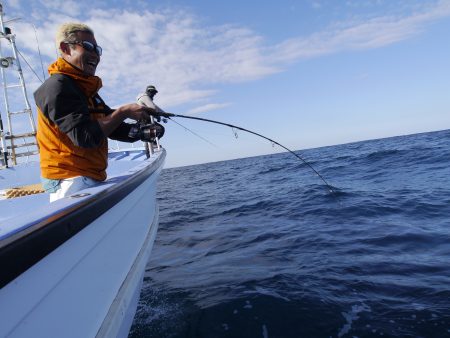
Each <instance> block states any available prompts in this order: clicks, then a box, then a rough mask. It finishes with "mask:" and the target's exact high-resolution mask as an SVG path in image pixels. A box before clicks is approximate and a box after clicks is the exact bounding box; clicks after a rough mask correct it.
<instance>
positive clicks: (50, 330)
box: [0, 152, 165, 338]
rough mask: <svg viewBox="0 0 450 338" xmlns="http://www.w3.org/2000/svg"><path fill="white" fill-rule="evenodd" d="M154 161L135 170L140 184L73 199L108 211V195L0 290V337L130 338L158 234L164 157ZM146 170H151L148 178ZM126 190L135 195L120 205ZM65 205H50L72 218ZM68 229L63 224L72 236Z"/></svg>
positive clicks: (126, 180)
mask: <svg viewBox="0 0 450 338" xmlns="http://www.w3.org/2000/svg"><path fill="white" fill-rule="evenodd" d="M159 156H162V157H163V158H162V159H161V158H160V159H156V160H154V163H150V164H145V163H144V164H142V165H140V167H138V168H137V169H134V171H135V172H136V176H139V175H141V176H142V173H143V172H145V171H147V174H146V175H147V176H145V178H144V179H142V178H141V179H140V181H139V182H138V181H136V179H135V178H134V177H133V176H134V174H133V173H132V172H128V173H127V175H126V178H123V177H121V176H120V175H119V176H116V177H115V178H113V179H111V185H110V186H108V184H106V185H105V186H106V188H105V187H102V188H100V190H99V188H91V189H86V190H85V191H82V192H80V196H79V197H74V198H75V199H79V200H80V202H78V204H82V205H84V206H85V207H89V203H93V204H94V203H97V204H98V205H99V208H105V207H104V203H108V196H111V208H109V209H107V210H106V211H103V213H102V214H101V215H100V216H99V217H96V218H95V219H94V220H93V221H91V222H89V224H88V225H86V226H84V227H83V228H82V229H81V230H75V231H78V232H76V234H75V235H73V236H71V237H70V238H69V239H67V240H65V241H64V242H63V243H62V244H60V245H59V246H57V248H56V249H54V250H52V251H51V252H50V253H49V254H47V255H45V257H43V258H42V259H40V260H39V261H38V262H37V263H35V264H34V265H32V266H31V267H29V268H28V269H27V270H26V271H24V272H23V273H21V274H20V275H19V276H17V277H16V278H14V279H13V280H12V281H10V282H9V283H8V284H7V285H5V286H4V287H3V288H2V289H0V336H1V337H45V338H48V337H74V338H75V337H77V338H78V337H126V336H127V335H128V332H129V329H130V326H131V323H132V320H133V317H134V314H135V311H136V306H137V302H138V299H139V293H140V287H141V283H142V277H143V273H144V271H145V265H146V262H147V260H148V257H149V254H150V251H151V248H152V245H153V242H154V239H155V236H156V232H157V227H158V206H157V204H156V181H157V178H158V176H159V173H160V171H161V169H162V164H163V162H164V157H165V152H164V153H163V154H160V155H159ZM144 162H145V161H144ZM148 166H153V167H154V168H153V169H151V170H152V171H151V172H150V173H148V171H149V168H148ZM114 179H116V180H117V181H118V182H119V183H115V182H114ZM133 180H134V181H133ZM107 183H108V182H107ZM127 184H128V186H134V188H133V189H131V190H130V189H128V190H130V191H129V192H128V193H126V195H125V196H123V198H120V199H119V200H117V199H118V198H119V197H120V196H121V195H120V194H119V195H117V189H120V187H119V188H118V187H117V185H119V186H120V185H122V188H123V187H127ZM83 193H88V194H91V195H87V196H83ZM116 195H117V196H116ZM97 196H100V197H97ZM96 199H97V200H96ZM114 199H116V201H114ZM69 202H70V203H73V202H72V201H69ZM69 202H67V201H66V202H64V201H61V202H60V203H59V201H58V202H55V203H54V204H56V203H59V204H60V210H63V211H64V210H65V211H66V212H72V213H73V212H77V210H75V211H74V210H73V209H74V207H73V206H72V205H71V204H70V203H69ZM64 203H66V204H67V203H69V205H65V204H64ZM100 203H101V204H100ZM52 204H53V203H52ZM102 205H103V206H102ZM56 207H57V206H56ZM91 209H94V211H95V209H96V208H92V207H91ZM94 211H92V210H90V211H88V213H92V212H94ZM79 212H80V216H79V217H83V215H82V214H81V213H82V209H81V211H79ZM56 216H57V215H56ZM56 216H55V217H56ZM75 216H76V215H75ZM91 216H92V215H91ZM91 216H90V217H91ZM73 219H77V218H76V217H75V218H72V219H71V220H70V222H74V221H73ZM70 222H69V224H68V225H67V224H66V223H61V224H64V226H67V227H68V229H69V230H68V231H70V229H71V226H74V225H72V223H70ZM75 223H76V222H75ZM34 226H36V225H34ZM37 226H39V224H37ZM58 226H59V225H58ZM75 226H76V225H75Z"/></svg>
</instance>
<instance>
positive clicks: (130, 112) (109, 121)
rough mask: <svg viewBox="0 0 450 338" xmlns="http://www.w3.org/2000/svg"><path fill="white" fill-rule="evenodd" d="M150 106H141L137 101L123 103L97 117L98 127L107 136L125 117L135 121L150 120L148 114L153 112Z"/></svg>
mask: <svg viewBox="0 0 450 338" xmlns="http://www.w3.org/2000/svg"><path fill="white" fill-rule="evenodd" d="M154 113H155V110H153V109H152V108H148V107H144V106H141V105H139V104H137V103H129V104H125V105H123V106H121V107H119V108H117V109H116V110H115V111H114V112H113V113H112V114H111V115H108V116H105V117H103V118H100V119H98V120H97V121H98V123H99V124H100V128H101V129H102V131H103V134H104V135H105V136H109V135H110V134H111V133H112V132H113V131H114V130H115V129H116V128H117V127H118V126H119V124H121V123H122V122H123V121H124V120H125V119H127V118H129V119H133V120H136V121H146V122H149V121H150V115H151V114H154Z"/></svg>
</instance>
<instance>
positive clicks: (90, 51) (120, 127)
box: [34, 23, 164, 202]
mask: <svg viewBox="0 0 450 338" xmlns="http://www.w3.org/2000/svg"><path fill="white" fill-rule="evenodd" d="M56 45H57V46H58V48H59V52H60V57H59V58H58V59H57V60H56V62H55V63H53V64H52V65H50V67H49V69H48V70H49V73H50V75H51V76H50V77H49V78H48V79H47V80H46V81H45V82H44V83H43V84H42V85H41V86H40V87H39V88H38V89H37V91H36V92H35V93H34V97H35V101H36V105H37V108H38V130H37V140H38V144H39V149H40V161H41V176H42V183H43V186H44V189H45V190H46V191H47V192H49V193H50V201H51V202H52V201H54V200H56V199H59V198H62V197H64V196H67V195H70V194H72V193H74V192H76V191H78V190H81V189H84V188H87V187H90V186H93V185H96V184H98V183H99V182H101V181H104V180H105V179H106V167H107V160H108V140H107V138H108V137H109V138H111V139H115V140H119V141H123V142H134V141H137V140H139V138H132V137H130V136H129V131H130V128H131V126H132V125H131V124H128V123H125V122H123V121H124V120H125V119H127V118H130V119H133V120H136V121H142V120H146V121H149V120H150V115H151V114H153V113H155V112H154V111H153V110H152V109H150V108H147V107H143V106H141V105H138V104H136V103H131V104H127V105H124V106H121V107H119V108H118V109H116V110H115V111H112V110H111V109H109V107H108V106H107V105H106V104H105V103H104V101H103V100H102V99H101V97H100V96H99V95H98V91H99V89H100V88H101V86H102V81H101V79H100V78H99V77H98V76H95V71H96V69H97V65H98V63H99V62H100V56H101V54H102V48H101V47H100V46H99V45H97V42H96V40H95V37H94V32H93V30H92V29H91V28H89V27H88V26H86V25H84V24H80V23H66V24H64V25H62V26H61V27H60V28H59V29H58V32H57V35H56ZM163 133H164V128H163V127H162V126H161V125H159V124H157V125H155V126H154V133H153V134H152V135H153V137H152V139H149V140H147V139H145V140H142V139H141V140H142V141H152V140H153V139H154V136H159V137H160V136H162V134H163Z"/></svg>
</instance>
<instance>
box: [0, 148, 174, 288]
mask: <svg viewBox="0 0 450 338" xmlns="http://www.w3.org/2000/svg"><path fill="white" fill-rule="evenodd" d="M165 156H166V152H165V150H164V149H162V150H161V152H160V153H159V155H158V157H157V158H155V160H154V161H153V162H151V163H149V164H148V165H146V166H145V167H144V168H142V169H140V170H138V171H136V172H135V173H133V174H132V175H125V177H127V178H126V179H124V180H122V181H120V182H117V183H115V184H112V185H111V186H107V187H105V188H103V189H101V190H100V191H98V192H97V193H95V194H92V195H89V196H86V197H83V200H81V201H79V202H78V203H76V204H71V205H70V206H67V207H64V208H62V209H60V210H59V211H57V212H53V213H51V214H49V215H47V217H45V218H40V219H38V220H36V221H35V222H33V223H28V224H27V225H26V227H23V228H22V230H21V231H19V232H17V233H15V234H13V235H11V236H9V237H7V238H4V239H2V240H0V270H1V271H2V274H1V275H0V288H2V287H4V286H5V285H6V284H8V283H9V282H11V281H12V280H14V279H15V278H16V277H18V276H19V275H20V274H22V273H23V272H24V271H26V270H27V269H28V268H30V267H31V266H33V265H34V264H35V263H37V262H38V261H39V260H41V259H42V258H43V257H45V256H46V255H48V254H49V253H51V252H52V251H54V250H55V249H56V248H57V247H59V246H60V245H62V244H63V243H64V242H66V241H67V240H69V239H70V238H72V237H73V236H75V235H76V234H77V233H78V232H80V231H81V230H82V229H84V228H86V227H87V226H88V225H89V224H90V223H91V222H92V221H93V220H95V219H97V218H98V217H100V216H101V215H102V214H104V213H105V212H107V211H108V210H109V209H110V208H111V207H113V206H114V205H116V204H117V203H119V202H120V201H121V200H122V199H123V198H125V197H126V196H127V195H129V194H130V193H132V192H133V191H134V190H135V189H136V188H137V187H138V186H139V185H140V184H141V183H142V182H144V181H145V180H146V179H147V178H148V177H150V176H151V175H152V174H153V173H154V172H156V171H157V170H158V169H159V168H161V167H162V165H163V163H164V160H165ZM142 163H145V162H142Z"/></svg>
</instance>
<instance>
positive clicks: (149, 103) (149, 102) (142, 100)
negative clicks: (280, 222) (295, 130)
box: [137, 86, 337, 197]
mask: <svg viewBox="0 0 450 338" xmlns="http://www.w3.org/2000/svg"><path fill="white" fill-rule="evenodd" d="M156 93H158V91H157V90H156V88H155V87H154V86H148V87H147V89H146V91H145V93H143V94H140V95H139V96H138V98H137V102H138V104H141V105H143V106H146V107H149V108H152V109H153V110H155V113H154V114H152V115H156V116H160V117H163V118H167V119H169V120H171V121H173V122H175V123H177V122H176V121H175V120H173V119H172V118H173V117H179V118H184V119H190V120H198V121H203V122H209V123H214V124H219V125H222V126H226V127H230V128H232V129H233V128H234V129H238V130H242V131H244V132H247V133H250V134H253V135H256V136H259V137H261V138H263V139H266V140H268V141H270V142H272V143H273V144H276V145H278V146H280V147H281V148H283V149H285V150H287V151H288V152H290V153H291V154H292V155H294V156H295V157H297V158H298V159H299V160H300V161H302V162H303V163H304V164H305V165H307V166H308V167H309V168H310V169H311V170H312V171H313V172H314V173H315V174H316V175H317V176H318V177H319V178H320V179H321V180H322V182H323V183H324V184H325V185H326V187H327V188H328V190H329V191H330V193H332V194H333V195H334V196H335V197H337V193H336V191H335V190H334V189H333V187H332V186H331V185H330V184H329V183H328V182H327V181H326V180H325V178H324V177H323V176H322V175H321V174H320V173H319V172H318V171H317V170H316V169H314V167H313V166H312V165H311V164H310V163H309V162H308V161H306V160H305V159H304V158H303V157H301V156H300V155H298V154H296V153H295V152H294V151H292V150H291V149H289V148H288V147H286V146H284V145H282V144H281V143H279V142H277V141H275V140H273V139H271V138H269V137H267V136H264V135H261V134H259V133H257V132H254V131H252V130H249V129H246V128H243V127H239V126H236V125H234V124H231V123H225V122H220V121H215V120H210V119H205V118H202V117H196V116H188V115H181V114H173V113H168V112H165V111H163V110H162V109H161V108H159V107H158V106H157V105H156V104H155V103H154V102H153V97H154V96H155V95H156Z"/></svg>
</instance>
